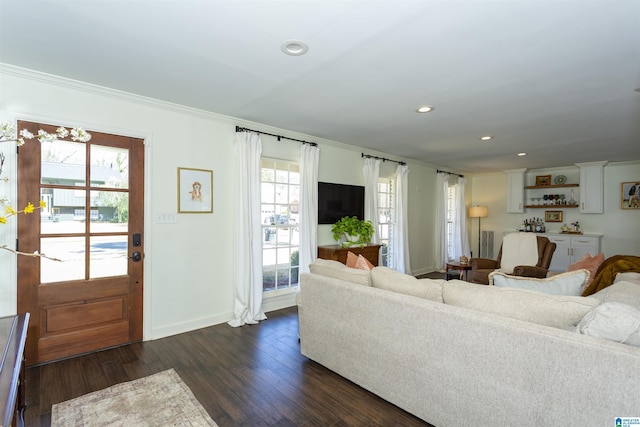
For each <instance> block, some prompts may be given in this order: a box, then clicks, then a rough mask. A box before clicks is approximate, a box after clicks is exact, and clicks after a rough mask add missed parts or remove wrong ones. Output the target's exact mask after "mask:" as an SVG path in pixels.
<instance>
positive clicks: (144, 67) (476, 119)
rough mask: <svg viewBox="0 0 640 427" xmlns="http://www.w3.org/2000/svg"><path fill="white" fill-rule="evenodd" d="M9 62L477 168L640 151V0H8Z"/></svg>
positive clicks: (4, 34) (2, 23)
mask: <svg viewBox="0 0 640 427" xmlns="http://www.w3.org/2000/svg"><path fill="white" fill-rule="evenodd" d="M287 39H299V40H302V41H304V42H306V43H307V44H308V45H309V51H308V53H307V54H306V55H304V56H298V57H294V56H287V55H285V54H283V53H282V52H281V51H280V45H281V44H282V43H283V42H284V41H285V40H287ZM0 61H1V62H4V63H7V64H12V65H17V66H21V67H26V68H30V69H34V70H38V71H43V72H46V73H51V74H55V75H59V76H64V77H68V78H72V79H77V80H81V81H85V82H90V83H93V84H97V85H101V86H106V87H110V88H115V89H119V90H123V91H127V92H132V93H135V94H140V95H144V96H148V97H152V98H157V99H161V100H166V101H170V102H174V103H177V104H182V105H186V106H191V107H195V108H199V109H202V110H207V111H212V112H215V113H219V114H224V115H229V116H233V117H238V118H241V119H245V120H250V121H254V122H258V123H262V124H266V125H269V126H274V127H277V128H281V129H287V130H291V131H296V132H300V133H303V134H308V135H311V136H316V137H320V138H325V139H330V140H334V141H339V142H343V143H347V144H353V145H357V146H361V147H364V148H369V149H373V150H378V151H382V152H384V153H388V154H390V155H397V156H402V157H407V158H413V159H417V160H421V161H424V162H428V163H430V164H434V165H439V166H442V167H448V168H452V169H455V170H459V171H465V172H486V171H495V170H502V169H510V168H520V167H528V168H541V167H556V166H568V165H572V164H574V163H576V162H588V161H599V160H609V161H625V160H638V159H640V92H638V91H635V89H636V88H640V1H638V0H630V1H623V0H610V1H602V0H598V1H595V0H583V1H561V0H551V1H544V0H526V1H519V0H510V1H509V0H476V1H455V0H434V1H429V0H425V1H400V0H396V1H357V0H351V1H306V0H298V1H269V0H263V1H244V0H235V1H212V0H210V1H205V0H201V1H190V0H182V1H178V0H175V1H141V0H133V1H132V0H129V1H116V0H84V1H80V0H78V1H70V0H67V1H64V0H52V1H40V0H19V1H13V0H0ZM422 104H430V105H433V106H434V107H435V111H433V112H432V113H429V114H417V113H415V109H416V108H417V107H418V106H419V105H422ZM483 135H493V136H494V137H495V138H494V140H493V141H492V142H481V141H480V140H479V138H480V137H481V136H483ZM521 151H525V152H527V153H528V156H526V157H517V156H516V153H518V152H521Z"/></svg>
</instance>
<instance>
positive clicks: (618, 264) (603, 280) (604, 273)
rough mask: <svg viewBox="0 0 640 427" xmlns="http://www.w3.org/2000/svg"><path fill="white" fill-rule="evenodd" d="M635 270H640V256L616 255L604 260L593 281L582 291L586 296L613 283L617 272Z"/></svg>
mask: <svg viewBox="0 0 640 427" xmlns="http://www.w3.org/2000/svg"><path fill="white" fill-rule="evenodd" d="M627 271H635V272H640V257H637V256H633V255H614V256H612V257H611V258H607V259H606V260H604V262H603V263H602V264H600V267H599V268H598V271H596V276H595V278H594V279H593V282H591V284H590V285H589V286H587V288H586V289H585V290H584V291H583V292H582V296H583V297H586V296H589V295H592V294H595V293H596V292H598V291H600V290H602V289H604V288H606V287H607V286H610V285H612V284H613V281H614V279H615V278H616V274H618V273H622V272H627Z"/></svg>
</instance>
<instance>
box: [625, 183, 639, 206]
mask: <svg viewBox="0 0 640 427" xmlns="http://www.w3.org/2000/svg"><path fill="white" fill-rule="evenodd" d="M621 192H622V194H621V195H620V196H621V197H620V200H621V203H622V204H621V206H620V207H621V208H622V209H640V200H639V199H640V194H638V193H639V192H640V179H639V180H637V181H631V182H623V183H622V190H621Z"/></svg>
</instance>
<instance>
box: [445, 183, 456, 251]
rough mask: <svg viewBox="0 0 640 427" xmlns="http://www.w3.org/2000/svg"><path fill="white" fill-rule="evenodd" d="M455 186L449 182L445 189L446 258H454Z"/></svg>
mask: <svg viewBox="0 0 640 427" xmlns="http://www.w3.org/2000/svg"><path fill="white" fill-rule="evenodd" d="M456 188H457V187H456V186H455V185H451V184H449V189H448V190H447V259H449V260H452V259H456V253H455V245H454V240H455V234H456V230H455V222H456V221H455V219H456Z"/></svg>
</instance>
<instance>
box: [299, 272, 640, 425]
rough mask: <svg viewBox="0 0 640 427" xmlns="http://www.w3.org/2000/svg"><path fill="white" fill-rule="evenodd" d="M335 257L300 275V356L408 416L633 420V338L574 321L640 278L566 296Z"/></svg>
mask: <svg viewBox="0 0 640 427" xmlns="http://www.w3.org/2000/svg"><path fill="white" fill-rule="evenodd" d="M338 264H339V263H337V262H335V261H327V260H317V261H315V262H314V263H313V264H312V265H311V271H312V273H305V274H302V275H301V281H300V292H299V294H298V310H299V322H300V343H301V351H302V354H303V355H305V356H306V357H308V358H309V359H311V360H314V361H316V362H318V363H320V364H322V365H324V366H326V367H327V368H329V369H331V370H333V371H335V372H337V373H338V374H340V375H342V376H343V377H345V378H347V379H349V380H351V381H353V382H354V383H356V384H358V385H360V386H361V387H363V388H365V389H367V390H369V391H371V392H373V393H375V394H376V395H378V396H380V397H382V398H384V399H386V400H387V401H389V402H391V403H393V404H395V405H397V406H399V407H400V408H402V409H404V410H406V411H408V412H410V413H412V414H414V415H416V416H417V417H419V418H421V419H423V420H425V421H427V422H429V423H431V424H433V425H435V426H438V427H440V426H463V425H473V426H492V427H495V426H514V425H523V426H551V425H565V426H580V427H584V426H598V427H601V426H615V425H616V423H615V419H616V418H617V417H640V347H637V346H634V345H628V344H622V343H619V342H614V341H611V340H607V339H602V338H595V337H593V336H587V335H583V334H580V333H578V332H576V328H575V326H574V325H575V324H576V323H578V322H580V321H581V319H583V318H584V317H585V316H586V315H587V314H593V313H594V310H595V309H596V307H598V306H600V305H602V304H604V302H609V304H616V303H617V302H620V301H624V302H629V303H631V304H640V286H638V285H636V284H632V283H629V282H620V283H617V284H615V285H613V286H611V287H609V288H607V289H609V291H607V293H606V294H605V293H604V292H602V293H600V294H596V295H594V296H592V297H566V296H558V295H549V294H545V293H541V292H536V291H529V290H522V289H513V288H497V287H495V286H484V285H475V284H470V283H466V282H461V281H457V280H453V281H448V282H445V281H438V280H429V279H422V280H417V279H415V278H413V277H411V276H406V275H402V274H400V273H397V272H394V271H392V270H389V269H386V268H383V267H376V268H375V269H374V270H372V271H371V272H368V271H364V270H355V269H347V267H346V266H343V265H341V264H340V265H338ZM636 288H637V290H638V293H636ZM605 290H606V289H605ZM615 301H617V302H615ZM496 313H498V314H496ZM549 325H554V326H549ZM636 326H637V325H636Z"/></svg>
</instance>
